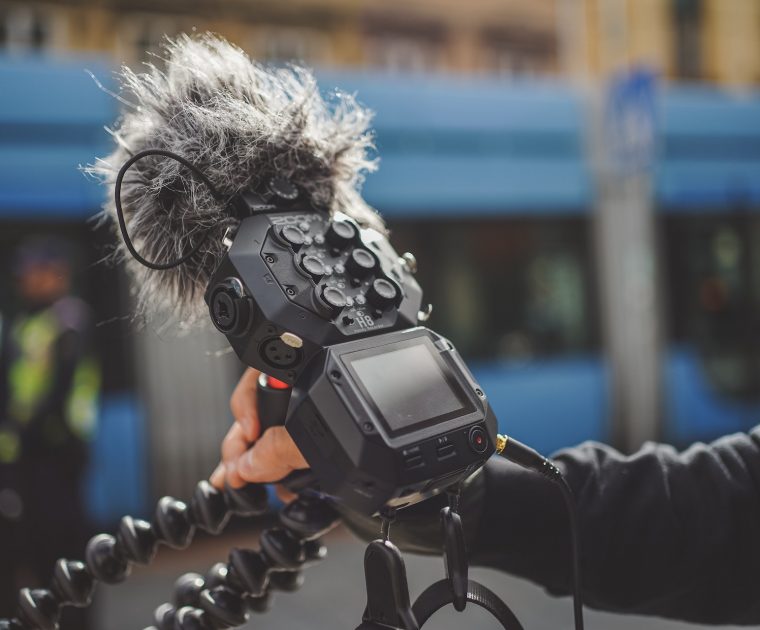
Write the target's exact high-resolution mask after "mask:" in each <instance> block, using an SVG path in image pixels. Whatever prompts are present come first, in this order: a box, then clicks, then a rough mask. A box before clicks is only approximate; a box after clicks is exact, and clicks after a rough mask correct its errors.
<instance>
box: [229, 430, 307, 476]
mask: <svg viewBox="0 0 760 630" xmlns="http://www.w3.org/2000/svg"><path fill="white" fill-rule="evenodd" d="M308 467H309V464H308V463H307V462H306V460H305V459H304V456H303V455H302V454H301V451H299V450H298V447H297V446H296V443H295V442H294V441H293V438H291V437H290V435H289V434H288V432H287V430H286V429H285V427H282V426H276V427H270V428H269V429H267V430H266V431H265V432H264V434H263V435H262V436H261V439H260V440H258V442H256V443H255V444H254V445H253V446H252V447H251V448H250V449H249V450H248V451H246V452H245V453H243V454H242V455H241V456H240V458H239V459H238V462H237V472H238V474H239V475H240V476H241V477H242V478H243V479H244V480H245V481H248V482H250V483H268V482H272V481H279V480H280V479H282V478H283V477H286V476H287V475H289V474H290V473H291V472H293V471H294V470H300V469H303V468H308Z"/></svg>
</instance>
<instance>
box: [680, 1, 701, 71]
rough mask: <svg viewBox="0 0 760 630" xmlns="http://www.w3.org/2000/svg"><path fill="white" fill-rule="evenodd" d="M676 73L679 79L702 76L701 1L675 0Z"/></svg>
mask: <svg viewBox="0 0 760 630" xmlns="http://www.w3.org/2000/svg"><path fill="white" fill-rule="evenodd" d="M673 13H674V22H675V25H674V26H675V29H674V30H675V46H676V51H675V52H676V75H677V76H678V77H679V78H681V79H699V78H702V23H703V18H702V2H701V0H675V1H674V4H673Z"/></svg>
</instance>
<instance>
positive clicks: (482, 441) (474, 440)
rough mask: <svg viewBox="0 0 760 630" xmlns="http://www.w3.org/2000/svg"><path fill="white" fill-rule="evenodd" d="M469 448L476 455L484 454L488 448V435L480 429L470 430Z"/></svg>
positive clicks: (473, 428)
mask: <svg viewBox="0 0 760 630" xmlns="http://www.w3.org/2000/svg"><path fill="white" fill-rule="evenodd" d="M470 447H471V448H472V450H473V451H475V452H476V453H485V451H486V449H487V448H488V435H487V434H486V432H485V431H484V430H483V428H482V427H472V429H470Z"/></svg>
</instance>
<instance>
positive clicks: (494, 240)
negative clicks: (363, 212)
mask: <svg viewBox="0 0 760 630" xmlns="http://www.w3.org/2000/svg"><path fill="white" fill-rule="evenodd" d="M466 214H467V212H466V211H465V210H464V209H463V212H462V215H463V216H466ZM390 228H391V232H392V234H393V242H394V245H395V246H396V248H397V249H398V251H405V250H406V251H411V252H413V253H414V255H415V256H416V258H417V261H418V264H419V273H418V274H417V280H418V281H419V283H420V286H421V287H422V289H423V291H424V298H425V302H430V303H431V304H432V305H433V316H432V319H431V320H430V325H431V327H432V328H434V329H435V330H436V331H438V332H440V333H442V334H443V335H446V336H447V337H449V338H450V339H453V340H455V342H456V345H457V348H458V349H459V351H460V352H461V353H462V354H463V355H465V356H466V357H467V358H469V359H474V360H491V361H494V360H496V361H520V362H525V361H531V360H537V359H546V358H551V357H561V356H566V355H579V354H588V353H593V352H596V351H598V330H597V324H596V308H595V294H594V279H593V266H592V261H591V253H590V252H591V244H590V231H589V229H588V222H587V220H586V219H579V218H575V217H573V218H550V219H549V218H547V219H517V218H510V219H507V218H500V219H461V220H455V221H445V220H443V219H441V218H437V219H436V220H435V221H405V220H398V221H391V223H390Z"/></svg>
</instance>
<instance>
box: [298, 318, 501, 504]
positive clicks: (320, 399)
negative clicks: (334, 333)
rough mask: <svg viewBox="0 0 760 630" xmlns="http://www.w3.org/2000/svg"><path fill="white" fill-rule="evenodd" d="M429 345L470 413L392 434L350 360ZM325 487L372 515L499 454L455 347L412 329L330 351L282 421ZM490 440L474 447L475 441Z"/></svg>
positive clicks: (311, 368)
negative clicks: (477, 434) (476, 436)
mask: <svg viewBox="0 0 760 630" xmlns="http://www.w3.org/2000/svg"><path fill="white" fill-rule="evenodd" d="M418 340H429V341H430V342H432V344H433V346H434V347H435V348H436V350H437V352H438V353H439V354H438V356H439V357H440V360H441V361H443V362H445V363H446V364H447V365H448V366H449V368H450V374H451V375H453V377H454V378H456V379H457V382H458V384H459V385H460V386H461V389H462V391H463V392H464V393H465V395H466V396H467V399H468V400H467V402H468V403H469V404H470V411H468V412H467V413H462V414H459V415H457V416H456V417H453V418H450V419H448V420H444V421H441V422H435V423H433V424H427V425H425V424H423V425H420V426H419V427H412V428H411V429H410V430H409V431H407V432H403V433H401V434H398V435H393V434H392V433H393V432H392V431H389V430H388V427H387V425H386V423H385V422H384V421H383V419H382V418H380V417H378V413H377V410H376V409H374V408H373V406H372V404H371V402H370V401H368V400H367V397H366V396H365V395H364V393H363V392H362V391H361V387H360V384H359V383H357V382H356V379H355V377H354V376H353V375H352V373H351V370H350V369H349V366H348V364H347V361H346V357H347V356H348V355H350V354H351V353H357V352H362V351H365V350H367V349H372V350H382V349H383V348H384V347H387V348H389V349H391V348H394V347H396V346H397V345H398V344H403V343H407V342H410V341H411V342H414V341H418ZM285 426H286V428H287V429H288V432H289V433H290V435H291V436H292V437H293V439H294V440H295V442H296V444H297V445H298V447H299V448H300V449H301V452H302V453H303V454H304V456H305V457H306V460H307V461H308V462H309V464H310V465H311V466H312V469H313V470H314V472H315V474H316V476H317V478H318V479H319V482H320V489H321V490H322V491H323V492H324V493H326V494H328V495H329V496H331V497H334V498H336V499H337V500H339V501H341V502H343V503H344V504H346V505H348V506H349V507H351V508H352V509H354V510H357V511H359V512H362V513H365V514H375V513H377V512H378V511H380V510H381V509H382V508H384V507H392V508H401V507H405V506H407V505H410V504H412V503H416V502H418V501H420V500H422V499H424V498H427V497H429V496H431V495H433V494H436V493H438V492H440V491H442V490H445V489H446V488H447V487H449V486H451V485H452V484H454V483H457V482H458V481H460V480H462V479H464V478H465V477H467V476H468V475H469V474H471V473H472V472H473V471H474V470H476V469H477V468H479V467H480V466H482V465H483V464H484V463H485V462H486V460H487V459H488V458H489V457H490V456H491V455H492V454H493V452H494V450H495V446H494V445H495V439H496V418H495V417H494V415H493V412H492V411H491V409H490V407H489V406H488V403H487V400H486V398H485V395H484V394H483V392H482V390H481V388H480V387H479V386H478V384H477V383H476V382H475V380H474V378H473V377H472V375H471V374H470V372H469V370H468V369H467V367H466V366H465V364H464V363H463V362H462V359H461V357H460V356H459V354H458V353H457V351H456V350H455V349H454V347H453V346H452V345H451V343H450V342H449V341H448V340H446V339H444V338H443V337H441V336H440V335H437V334H436V333H434V332H433V331H431V330H429V329H427V328H422V327H418V328H412V329H409V330H404V331H398V332H394V333H388V334H385V335H380V336H378V337H373V338H369V339H360V340H356V341H350V342H346V343H344V344H340V345H337V346H332V347H329V348H325V349H324V350H323V351H322V352H321V353H320V354H319V355H318V356H317V357H315V358H314V359H313V360H312V362H311V363H310V364H309V365H308V367H307V369H306V371H305V372H304V373H303V374H302V376H301V378H300V379H299V381H298V383H297V384H296V386H295V388H294V390H293V396H292V399H291V403H290V408H289V410H288V417H287V420H286V423H285ZM473 429H478V430H479V431H481V432H482V434H484V435H485V436H486V443H485V444H484V445H482V446H481V445H477V447H475V446H474V445H473V444H472V443H471V439H470V436H471V434H472V432H473Z"/></svg>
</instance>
